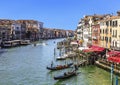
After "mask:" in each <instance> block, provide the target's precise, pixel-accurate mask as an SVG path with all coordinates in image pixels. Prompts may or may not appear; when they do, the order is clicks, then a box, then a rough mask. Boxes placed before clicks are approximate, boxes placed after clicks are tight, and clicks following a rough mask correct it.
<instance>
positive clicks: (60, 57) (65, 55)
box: [56, 54, 68, 60]
mask: <svg viewBox="0 0 120 85" xmlns="http://www.w3.org/2000/svg"><path fill="white" fill-rule="evenodd" d="M67 57H68V55H67V54H64V55H63V56H59V57H57V58H56V59H57V60H65V59H66V58H67Z"/></svg>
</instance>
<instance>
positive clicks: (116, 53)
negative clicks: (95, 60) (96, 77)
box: [107, 50, 120, 57]
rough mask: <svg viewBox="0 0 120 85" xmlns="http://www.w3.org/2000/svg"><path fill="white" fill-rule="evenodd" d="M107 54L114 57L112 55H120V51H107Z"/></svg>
mask: <svg viewBox="0 0 120 85" xmlns="http://www.w3.org/2000/svg"><path fill="white" fill-rule="evenodd" d="M107 55H108V56H109V57H112V56H120V52H119V51H113V50H112V51H110V52H108V53H107Z"/></svg>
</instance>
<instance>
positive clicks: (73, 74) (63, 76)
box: [54, 71, 77, 80]
mask: <svg viewBox="0 0 120 85" xmlns="http://www.w3.org/2000/svg"><path fill="white" fill-rule="evenodd" d="M76 75H77V73H76V71H72V72H67V73H64V74H63V75H60V76H55V77H54V79H55V80H59V79H67V78H70V77H72V76H76Z"/></svg>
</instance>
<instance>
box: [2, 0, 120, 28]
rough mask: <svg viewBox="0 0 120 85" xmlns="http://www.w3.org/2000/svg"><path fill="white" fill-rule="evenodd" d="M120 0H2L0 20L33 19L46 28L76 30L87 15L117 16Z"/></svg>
mask: <svg viewBox="0 0 120 85" xmlns="http://www.w3.org/2000/svg"><path fill="white" fill-rule="evenodd" d="M118 10H120V0H1V1H0V19H13V20H18V19H30V20H31V19H33V20H37V21H40V22H43V23H44V25H43V26H44V27H47V28H58V29H65V30H75V29H76V28H77V25H78V22H79V20H80V19H81V18H83V16H85V15H93V14H116V12H117V11H118Z"/></svg>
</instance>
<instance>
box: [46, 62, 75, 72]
mask: <svg viewBox="0 0 120 85" xmlns="http://www.w3.org/2000/svg"><path fill="white" fill-rule="evenodd" d="M72 65H73V63H70V64H67V65H58V66H55V67H47V69H48V70H53V71H54V70H61V69H65V68H69V67H70V66H72Z"/></svg>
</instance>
